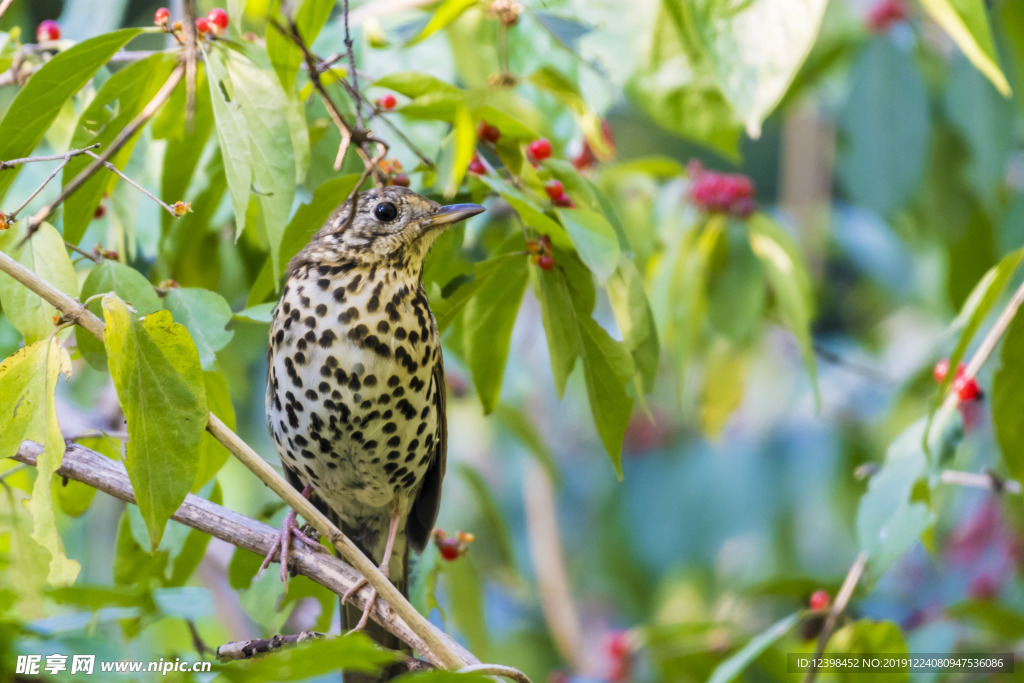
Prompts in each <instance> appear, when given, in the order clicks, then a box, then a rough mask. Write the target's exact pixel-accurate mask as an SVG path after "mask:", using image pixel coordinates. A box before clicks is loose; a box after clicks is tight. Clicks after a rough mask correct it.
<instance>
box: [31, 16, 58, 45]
mask: <svg viewBox="0 0 1024 683" xmlns="http://www.w3.org/2000/svg"><path fill="white" fill-rule="evenodd" d="M55 40H60V24H58V23H57V22H56V21H54V20H52V19H47V20H46V21H40V22H39V26H37V27H36V42H37V43H51V42H53V41H55Z"/></svg>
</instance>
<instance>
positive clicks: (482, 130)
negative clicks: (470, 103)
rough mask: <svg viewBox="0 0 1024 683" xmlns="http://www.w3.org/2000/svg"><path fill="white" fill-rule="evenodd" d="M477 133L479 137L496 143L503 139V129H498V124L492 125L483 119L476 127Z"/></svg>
mask: <svg viewBox="0 0 1024 683" xmlns="http://www.w3.org/2000/svg"><path fill="white" fill-rule="evenodd" d="M476 135H477V137H478V138H480V139H481V140H483V141H485V142H490V143H491V144H494V143H496V142H497V141H498V140H500V139H501V131H500V130H498V127H497V126H492V125H491V124H489V123H487V122H486V121H481V122H480V126H479V127H478V128H477V129H476Z"/></svg>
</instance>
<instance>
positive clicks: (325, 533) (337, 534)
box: [0, 69, 468, 669]
mask: <svg viewBox="0 0 1024 683" xmlns="http://www.w3.org/2000/svg"><path fill="white" fill-rule="evenodd" d="M178 71H179V72H180V69H179V70H178ZM179 78H180V75H179ZM0 272H4V273H7V274H8V275H10V276H11V277H13V278H14V279H15V280H17V281H18V282H20V283H21V284H23V285H24V286H26V287H28V288H29V289H30V290H32V291H33V292H35V293H36V294H38V295H39V296H41V297H42V298H43V299H44V300H46V302H47V303H49V304H51V305H53V306H54V307H55V308H57V309H58V310H59V311H60V312H61V315H62V317H63V318H64V320H66V321H69V322H74V323H76V324H78V325H80V326H81V327H83V328H84V329H86V330H87V331H89V332H91V333H92V334H93V335H95V336H96V337H97V338H99V339H100V340H102V339H103V331H104V328H105V325H104V323H103V321H102V320H100V319H99V318H98V317H97V316H96V315H95V314H93V313H92V311H90V310H89V309H87V308H86V307H85V306H83V305H82V304H81V303H80V302H78V301H76V300H74V299H72V298H71V297H69V296H68V295H67V294H65V293H64V292H61V291H60V290H58V289H57V288H56V287H54V286H53V285H51V284H50V283H48V282H46V281H45V280H43V279H42V278H40V277H39V276H38V275H36V274H35V273H33V272H32V271H30V270H28V269H27V268H25V266H23V265H21V264H20V263H18V262H17V261H15V260H14V259H12V258H11V257H10V256H8V255H7V254H5V253H3V252H0ZM206 430H207V431H208V432H210V434H212V435H213V437H214V438H215V439H217V440H218V441H219V442H220V443H221V444H223V445H224V447H225V448H227V449H228V450H229V451H230V452H231V453H232V455H234V456H235V457H236V458H237V459H238V460H240V461H241V462H242V464H243V465H245V466H246V467H247V468H249V470H250V471H251V472H252V473H253V474H255V475H256V476H257V477H258V478H259V479H260V481H262V482H263V483H264V484H266V485H267V486H268V487H269V488H270V489H271V490H272V491H273V492H274V493H275V494H277V496H278V497H279V498H281V499H282V500H283V501H284V502H285V503H287V504H288V505H289V506H290V507H291V508H292V509H293V510H295V511H296V512H297V513H298V514H300V515H302V517H303V518H304V519H305V520H306V521H307V522H308V523H309V524H310V526H312V527H313V528H314V529H316V531H317V532H319V533H320V536H321V537H322V538H326V539H328V540H329V541H330V543H331V545H332V546H334V548H335V549H336V550H337V551H338V552H339V553H340V554H341V556H342V558H343V559H344V560H345V561H346V562H348V563H349V564H350V565H351V566H352V567H353V568H355V569H356V571H358V572H359V573H360V574H362V575H363V577H364V578H366V580H367V583H368V584H369V586H368V587H365V588H364V589H363V590H362V591H360V592H359V593H357V594H356V595H357V596H360V597H359V599H360V600H365V599H366V598H367V597H368V596H369V594H370V592H371V588H372V589H376V591H377V594H378V596H380V598H381V599H382V600H384V601H385V602H386V603H387V604H388V605H389V606H390V609H391V610H393V611H394V612H396V613H397V615H398V617H400V618H401V619H402V620H403V621H405V623H406V624H408V625H409V628H410V629H411V630H412V631H413V632H414V633H415V634H416V635H417V636H418V637H419V639H421V642H422V643H423V645H422V646H420V645H416V647H417V649H419V650H420V651H421V652H423V653H424V655H425V656H429V657H433V658H435V659H436V661H437V663H438V665H439V666H440V667H443V668H446V669H459V668H461V667H463V666H466V665H467V663H468V662H467V660H466V658H465V655H464V651H463V650H461V649H459V648H453V647H452V646H451V640H450V639H448V638H447V637H446V636H445V635H444V634H443V633H441V632H440V631H439V630H438V629H437V628H436V627H435V626H434V625H433V624H431V623H430V622H429V621H428V620H427V619H426V618H425V617H424V616H423V615H421V614H420V613H419V612H417V611H416V608H414V607H413V606H412V604H410V603H409V601H408V600H407V599H406V598H405V596H403V595H402V593H401V591H399V590H398V588H396V587H395V585H394V584H392V583H391V582H390V581H389V580H388V579H387V577H385V576H384V574H382V573H381V571H380V570H379V569H378V568H377V566H376V565H375V564H374V563H373V562H372V561H371V560H370V559H369V558H368V557H366V555H364V554H363V553H362V551H360V550H359V548H357V547H356V545H355V544H354V543H352V541H350V540H349V539H348V537H346V536H345V534H343V533H342V532H341V530H340V529H338V527H336V526H335V525H334V524H333V523H332V522H331V521H330V520H329V519H328V518H327V517H326V516H325V515H324V514H323V513H322V512H320V511H319V510H318V509H317V508H316V507H315V506H314V505H313V504H312V503H311V502H310V501H308V500H307V499H306V498H304V497H303V496H302V494H301V493H300V492H299V491H297V490H296V489H295V488H294V487H293V486H292V485H291V484H289V483H288V482H287V481H285V479H284V478H283V477H281V475H280V474H278V473H277V472H276V471H275V470H274V469H273V468H272V467H271V466H270V465H269V464H268V463H267V462H266V461H265V460H264V459H263V458H261V457H260V455H259V454H258V453H257V452H256V451H254V450H253V449H252V447H251V446H249V444H247V443H245V441H243V440H242V439H241V437H239V436H238V435H237V434H235V433H234V432H233V431H231V429H229V428H228V427H227V425H225V424H224V423H223V422H222V421H221V420H220V419H219V418H218V417H217V416H216V415H214V414H213V413H210V415H209V422H208V423H207V425H206ZM275 535H276V534H275ZM267 549H268V552H269V546H267ZM299 550H301V549H299ZM371 616H373V618H374V620H375V621H377V620H378V617H379V616H380V612H379V611H374V612H373V614H372V615H371ZM378 623H380V622H379V621H378ZM382 625H384V624H382ZM431 661H434V659H432V660H431Z"/></svg>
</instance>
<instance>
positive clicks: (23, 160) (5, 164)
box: [0, 142, 100, 171]
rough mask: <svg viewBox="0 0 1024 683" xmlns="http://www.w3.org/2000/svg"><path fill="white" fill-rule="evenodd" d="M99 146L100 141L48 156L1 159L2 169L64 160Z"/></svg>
mask: <svg viewBox="0 0 1024 683" xmlns="http://www.w3.org/2000/svg"><path fill="white" fill-rule="evenodd" d="M99 146H100V143H98V142H97V143H96V144H95V145H89V146H88V147H83V148H81V149H72V150H68V151H67V152H64V153H63V154H48V155H46V156H40V157H22V158H21V159H11V160H10V161H0V171H3V170H6V169H8V168H14V167H15V166H18V165H20V164H33V163H36V162H38V161H62V160H65V159H70V158H71V157H76V156H78V155H79V154H85V153H86V152H88V151H89V150H91V149H96V148H97V147H99Z"/></svg>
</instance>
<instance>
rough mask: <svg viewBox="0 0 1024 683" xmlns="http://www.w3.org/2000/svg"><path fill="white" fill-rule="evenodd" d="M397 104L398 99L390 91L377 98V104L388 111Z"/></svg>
mask: <svg viewBox="0 0 1024 683" xmlns="http://www.w3.org/2000/svg"><path fill="white" fill-rule="evenodd" d="M397 104H398V100H397V99H396V98H395V96H394V95H392V94H390V93H388V94H387V95H384V96H383V97H381V98H380V99H379V100H377V105H378V106H379V107H380V108H381V109H384V110H385V111H390V110H392V109H394V108H395V105H397Z"/></svg>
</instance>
